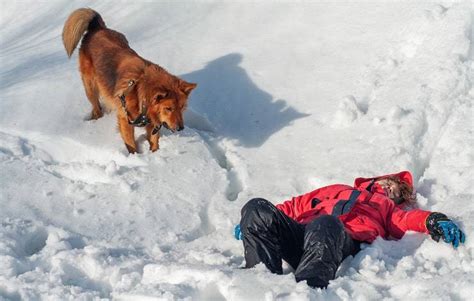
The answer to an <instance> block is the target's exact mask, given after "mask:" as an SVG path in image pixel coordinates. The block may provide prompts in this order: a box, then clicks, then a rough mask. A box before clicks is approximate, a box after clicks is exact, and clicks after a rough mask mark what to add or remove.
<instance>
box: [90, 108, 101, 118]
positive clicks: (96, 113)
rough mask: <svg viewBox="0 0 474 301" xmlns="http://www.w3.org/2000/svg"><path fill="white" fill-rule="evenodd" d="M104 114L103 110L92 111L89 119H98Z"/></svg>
mask: <svg viewBox="0 0 474 301" xmlns="http://www.w3.org/2000/svg"><path fill="white" fill-rule="evenodd" d="M102 116H104V113H103V112H102V110H101V111H92V112H91V116H90V118H89V120H97V119H99V118H101V117H102Z"/></svg>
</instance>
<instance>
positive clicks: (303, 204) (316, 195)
mask: <svg viewBox="0 0 474 301" xmlns="http://www.w3.org/2000/svg"><path fill="white" fill-rule="evenodd" d="M348 189H352V187H351V186H348V185H343V184H334V185H329V186H325V187H321V188H318V189H316V190H313V191H311V192H308V193H306V194H303V195H300V196H296V197H293V198H291V200H288V201H285V202H283V203H282V204H278V205H276V207H277V208H278V209H279V210H281V211H282V212H283V213H285V214H286V215H288V216H289V217H290V218H292V219H294V220H298V217H299V216H301V215H302V214H303V213H305V212H307V211H310V210H313V209H314V208H315V207H316V206H317V205H318V204H319V203H322V202H325V201H326V200H328V199H334V198H335V197H336V196H337V195H338V193H339V192H341V191H343V190H348Z"/></svg>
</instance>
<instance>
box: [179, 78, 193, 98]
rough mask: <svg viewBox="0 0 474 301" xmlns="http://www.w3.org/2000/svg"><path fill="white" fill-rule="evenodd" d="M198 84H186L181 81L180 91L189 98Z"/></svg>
mask: <svg viewBox="0 0 474 301" xmlns="http://www.w3.org/2000/svg"><path fill="white" fill-rule="evenodd" d="M196 86H197V84H194V83H188V82H185V81H184V80H182V81H181V83H180V89H181V91H183V93H184V94H186V95H187V96H189V94H190V93H191V91H192V90H193V89H194V88H196Z"/></svg>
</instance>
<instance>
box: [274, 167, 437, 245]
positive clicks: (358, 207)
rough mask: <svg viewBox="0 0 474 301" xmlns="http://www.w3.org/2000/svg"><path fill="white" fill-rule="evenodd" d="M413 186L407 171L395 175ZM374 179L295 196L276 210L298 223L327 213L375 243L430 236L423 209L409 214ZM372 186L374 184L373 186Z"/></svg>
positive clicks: (354, 233)
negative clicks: (412, 235)
mask: <svg viewBox="0 0 474 301" xmlns="http://www.w3.org/2000/svg"><path fill="white" fill-rule="evenodd" d="M392 176H397V177H399V178H400V179H401V180H402V181H405V182H407V183H408V184H410V185H411V186H413V179H412V176H411V174H410V173H409V172H408V171H404V172H400V173H398V174H393V175H392ZM384 177H387V176H381V177H375V178H357V179H356V180H355V183H354V186H353V187H352V186H349V185H342V184H335V185H330V186H326V187H322V188H319V189H316V190H314V191H311V192H309V193H307V194H304V195H301V196H297V197H293V198H292V199H291V200H288V201H285V202H283V203H282V204H279V205H277V206H276V207H277V208H278V209H279V210H281V211H282V212H283V213H285V214H286V215H288V216H289V217H290V218H292V219H294V220H295V221H297V222H299V223H303V224H307V223H309V222H311V221H312V220H314V219H315V218H317V217H318V216H321V215H324V214H332V215H335V216H338V218H339V220H340V221H341V222H342V223H343V224H344V226H345V229H346V231H347V232H348V233H349V235H351V237H352V238H353V239H356V240H359V241H366V242H372V241H374V240H375V239H376V238H377V236H381V237H383V238H385V239H389V238H392V237H393V238H395V239H400V238H402V236H403V235H404V234H405V232H406V231H408V230H412V231H417V232H422V233H428V230H427V229H426V218H427V217H428V215H429V214H430V213H431V212H430V211H424V210H420V209H413V210H409V211H406V210H404V209H403V207H401V206H397V205H396V204H395V203H394V202H393V201H392V200H390V199H389V198H388V197H387V196H386V195H385V192H384V190H383V189H381V187H380V186H379V185H378V184H376V183H373V182H374V180H376V179H380V178H384ZM371 184H372V185H371Z"/></svg>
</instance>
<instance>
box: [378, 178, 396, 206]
mask: <svg viewBox="0 0 474 301" xmlns="http://www.w3.org/2000/svg"><path fill="white" fill-rule="evenodd" d="M376 183H378V184H379V185H380V186H381V187H382V189H383V190H384V191H385V194H386V195H387V196H388V197H389V198H390V199H392V200H393V201H394V202H395V203H396V204H401V203H403V199H402V198H401V193H400V185H398V183H397V182H395V181H393V180H391V179H382V180H378V181H377V182H376Z"/></svg>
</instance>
